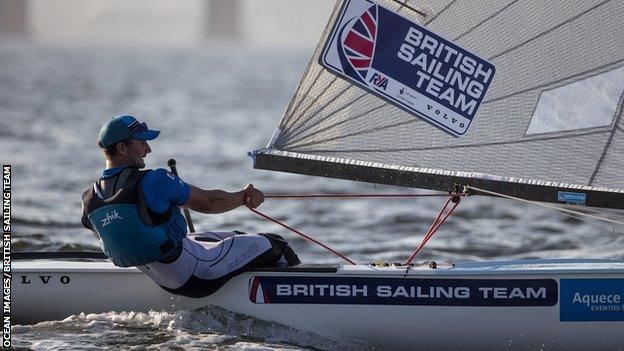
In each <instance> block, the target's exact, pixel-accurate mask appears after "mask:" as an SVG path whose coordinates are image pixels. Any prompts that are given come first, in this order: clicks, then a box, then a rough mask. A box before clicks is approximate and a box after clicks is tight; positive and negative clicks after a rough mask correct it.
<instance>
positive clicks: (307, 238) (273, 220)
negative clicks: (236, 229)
mask: <svg viewBox="0 0 624 351" xmlns="http://www.w3.org/2000/svg"><path fill="white" fill-rule="evenodd" d="M248 208H249V210H250V211H251V212H253V213H255V214H257V215H259V216H261V217H264V218H266V219H268V220H269V221H271V222H273V223H275V224H278V225H280V226H282V227H284V228H286V229H288V230H290V231H291V232H293V233H295V234H298V235H299V236H301V237H303V238H304V239H306V240H308V241H310V242H313V243H315V244H317V245H320V246H321V247H323V248H325V249H326V250H328V251H330V252H331V253H333V254H334V255H336V256H339V257H340V258H342V259H343V260H345V261H347V262H349V263H350V264H356V263H355V262H354V261H352V260H350V259H349V258H348V257H347V256H345V255H343V254H341V253H340V252H338V251H336V250H334V249H332V248H331V247H329V246H327V245H325V244H323V243H322V242H320V241H318V240H316V239H313V238H311V237H309V236H307V235H305V234H303V233H302V232H300V231H298V230H297V229H295V228H292V227H289V226H287V225H286V224H284V223H282V222H280V221H278V220H277V219H274V218H271V217H269V216H267V215H265V214H264V213H262V212H260V211H258V210H255V209H253V208H250V207H248Z"/></svg>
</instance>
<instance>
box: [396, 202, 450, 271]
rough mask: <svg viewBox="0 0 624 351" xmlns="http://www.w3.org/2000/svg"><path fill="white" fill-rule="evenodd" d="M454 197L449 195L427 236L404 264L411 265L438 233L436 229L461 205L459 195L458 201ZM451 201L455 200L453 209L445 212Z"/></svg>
mask: <svg viewBox="0 0 624 351" xmlns="http://www.w3.org/2000/svg"><path fill="white" fill-rule="evenodd" d="M453 198H455V196H454V195H451V196H449V198H448V200H446V202H445V203H444V206H443V207H442V209H441V210H440V212H439V213H438V215H437V217H436V219H435V220H434V221H433V223H431V226H430V227H429V229H428V230H427V233H426V234H425V237H424V238H423V240H422V241H421V242H420V244H419V245H418V247H417V248H416V250H414V252H412V254H411V255H410V257H409V258H408V259H407V261H405V263H404V264H403V265H404V266H407V265H410V264H411V263H412V261H413V260H414V258H415V257H416V255H418V253H419V252H420V250H422V249H423V247H425V245H426V244H427V242H428V241H429V239H431V237H433V234H435V233H436V231H437V230H438V229H439V228H440V227H441V226H442V224H444V221H446V219H447V218H448V217H449V216H450V215H451V213H453V211H454V210H455V208H456V207H457V205H459V197H456V199H457V200H456V201H453ZM451 201H453V202H454V205H453V207H451V209H450V210H449V211H448V212H446V213H444V211H445V210H446V209H447V208H448V205H449V203H450V202H451Z"/></svg>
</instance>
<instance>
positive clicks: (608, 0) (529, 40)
mask: <svg viewBox="0 0 624 351" xmlns="http://www.w3.org/2000/svg"><path fill="white" fill-rule="evenodd" d="M610 1H611V0H604V1H602V2H600V3H598V4H596V5H594V6H592V7H591V8H589V9H587V10H585V11H583V12H581V13H579V14H577V15H576V16H573V17H572V18H570V19H568V20H566V21H564V22H561V23H559V24H557V25H555V26H553V27H552V28H550V29H548V30H546V31H543V32H541V33H540V34H538V35H536V36H534V37H532V38H529V39H527V40H525V41H524V42H522V43H520V44H518V45H515V46H513V47H511V48H508V49H507V50H504V51H502V52H499V53H498V54H496V55H494V56H490V57H488V59H487V60H488V61H491V60H494V59H496V58H498V57H500V56H502V55H505V54H508V53H509V52H511V51H514V50H516V49H518V48H519V47H521V46H523V45H526V44H528V43H530V42H532V41H534V40H537V39H538V38H541V37H542V36H544V35H546V34H549V33H551V32H553V31H555V30H557V29H559V28H561V27H562V26H564V25H566V24H568V23H571V22H573V21H575V20H577V19H579V18H580V17H582V16H584V15H585V14H587V13H589V12H591V11H593V10H595V9H597V8H599V7H601V6H603V5H605V4H606V3H608V2H610Z"/></svg>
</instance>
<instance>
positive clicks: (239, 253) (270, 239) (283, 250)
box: [139, 234, 301, 297]
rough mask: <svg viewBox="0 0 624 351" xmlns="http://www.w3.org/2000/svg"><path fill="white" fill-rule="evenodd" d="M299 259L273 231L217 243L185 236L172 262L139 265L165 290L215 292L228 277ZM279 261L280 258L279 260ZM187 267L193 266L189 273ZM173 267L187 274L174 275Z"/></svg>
mask: <svg viewBox="0 0 624 351" xmlns="http://www.w3.org/2000/svg"><path fill="white" fill-rule="evenodd" d="M280 261H285V263H286V264H285V265H296V264H299V263H301V262H300V261H299V258H298V257H297V255H296V254H295V253H294V251H293V250H292V249H291V248H290V246H289V245H288V243H287V242H286V241H285V240H284V239H282V238H281V237H280V236H278V235H275V234H242V235H232V236H229V237H228V238H226V239H225V240H222V241H220V242H218V243H216V245H215V243H214V242H201V241H200V242H198V241H195V240H191V239H188V238H186V239H184V246H183V249H182V253H181V254H180V257H178V259H176V260H175V261H174V262H171V263H168V264H164V263H160V262H157V263H154V264H150V265H147V266H144V267H147V269H146V268H141V267H139V269H141V270H142V271H143V272H145V273H146V274H147V275H148V276H150V278H152V280H154V281H155V282H156V283H157V284H159V285H160V286H161V287H163V288H164V289H165V290H167V291H169V292H172V293H174V294H178V295H183V296H188V297H204V296H208V295H210V294H212V293H214V292H216V291H217V290H218V289H219V288H220V287H221V286H223V284H225V283H226V282H227V281H228V280H229V279H230V278H232V277H234V276H236V275H238V274H240V273H242V272H244V271H245V270H247V269H251V268H256V267H267V266H274V265H277V264H278V262H280ZM280 263H281V262H280ZM189 267H194V269H193V271H192V274H191V275H190V277H189ZM176 270H179V271H180V272H179V273H180V274H181V276H182V277H184V278H186V280H184V283H183V284H180V282H181V279H175V277H177V276H176Z"/></svg>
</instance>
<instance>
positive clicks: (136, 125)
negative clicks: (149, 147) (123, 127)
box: [128, 121, 148, 137]
mask: <svg viewBox="0 0 624 351" xmlns="http://www.w3.org/2000/svg"><path fill="white" fill-rule="evenodd" d="M147 131H148V129H147V124H145V122H139V121H134V122H132V123H130V125H129V126H128V132H129V134H128V136H129V137H130V136H132V134H134V133H137V132H147Z"/></svg>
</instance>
